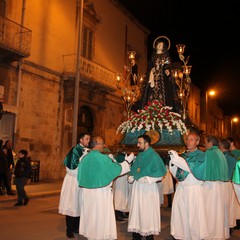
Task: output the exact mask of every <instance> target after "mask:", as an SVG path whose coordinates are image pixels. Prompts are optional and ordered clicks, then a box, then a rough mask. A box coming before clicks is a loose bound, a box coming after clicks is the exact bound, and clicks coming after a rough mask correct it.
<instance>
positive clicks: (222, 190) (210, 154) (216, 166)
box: [204, 135, 230, 240]
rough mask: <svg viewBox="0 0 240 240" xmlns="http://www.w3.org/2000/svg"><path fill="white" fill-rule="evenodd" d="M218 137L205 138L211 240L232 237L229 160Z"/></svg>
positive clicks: (206, 198)
mask: <svg viewBox="0 0 240 240" xmlns="http://www.w3.org/2000/svg"><path fill="white" fill-rule="evenodd" d="M218 145H219V140H218V138H217V137H215V136H212V135H207V136H206V137H205V148H206V152H205V156H206V169H205V176H204V178H205V182H204V195H205V196H204V198H205V207H206V213H207V223H208V229H209V238H210V239H218V240H220V239H222V240H223V239H228V238H229V237H230V230H229V219H228V207H227V206H228V205H227V201H226V196H227V192H226V186H227V185H228V181H229V173H228V166H227V160H226V158H225V157H224V155H223V153H222V152H221V151H220V149H219V148H218Z"/></svg>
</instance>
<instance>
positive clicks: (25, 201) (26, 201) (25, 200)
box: [23, 198, 29, 206]
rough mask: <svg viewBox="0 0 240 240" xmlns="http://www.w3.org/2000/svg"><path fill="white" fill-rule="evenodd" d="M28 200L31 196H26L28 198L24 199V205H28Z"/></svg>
mask: <svg viewBox="0 0 240 240" xmlns="http://www.w3.org/2000/svg"><path fill="white" fill-rule="evenodd" d="M28 202H29V198H26V199H24V203H23V205H25V206H26V205H28Z"/></svg>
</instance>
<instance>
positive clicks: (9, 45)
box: [0, 16, 32, 62]
mask: <svg viewBox="0 0 240 240" xmlns="http://www.w3.org/2000/svg"><path fill="white" fill-rule="evenodd" d="M31 39H32V31H31V30H29V29H27V28H25V27H23V26H21V25H19V24H17V23H16V22H13V21H11V20H10V19H7V18H4V17H1V16H0V61H10V62H11V61H17V60H19V59H21V58H26V57H29V56H30V47H31Z"/></svg>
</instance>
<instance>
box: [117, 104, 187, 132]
mask: <svg viewBox="0 0 240 240" xmlns="http://www.w3.org/2000/svg"><path fill="white" fill-rule="evenodd" d="M171 109H172V107H169V106H164V105H163V103H162V102H161V101H158V100H153V101H151V102H148V104H147V105H146V106H145V107H144V108H143V109H141V110H138V112H131V115H130V117H129V118H128V119H127V120H126V121H124V122H123V123H122V124H121V125H120V126H119V127H118V129H117V133H119V132H120V133H121V134H123V133H125V132H126V133H128V132H135V131H140V130H141V129H145V130H146V131H150V130H159V131H160V132H161V131H162V130H163V129H167V130H168V132H169V133H170V134H171V133H172V132H173V129H177V130H178V131H179V132H180V133H181V134H182V135H183V134H185V133H187V128H186V126H185V123H184V122H183V121H182V118H181V115H180V114H178V113H175V112H171Z"/></svg>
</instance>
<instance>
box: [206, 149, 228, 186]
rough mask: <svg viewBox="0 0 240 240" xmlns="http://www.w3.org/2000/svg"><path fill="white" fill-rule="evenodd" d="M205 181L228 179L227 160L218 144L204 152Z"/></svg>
mask: <svg viewBox="0 0 240 240" xmlns="http://www.w3.org/2000/svg"><path fill="white" fill-rule="evenodd" d="M205 157H206V171H205V176H204V178H205V181H229V180H230V179H229V175H228V165H227V160H226V158H225V157H224V155H223V153H222V152H221V151H220V149H219V148H218V146H213V147H211V148H209V149H207V151H206V152H205Z"/></svg>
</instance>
